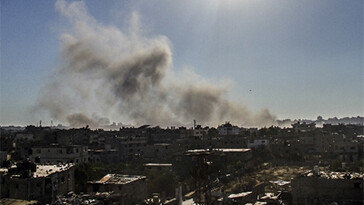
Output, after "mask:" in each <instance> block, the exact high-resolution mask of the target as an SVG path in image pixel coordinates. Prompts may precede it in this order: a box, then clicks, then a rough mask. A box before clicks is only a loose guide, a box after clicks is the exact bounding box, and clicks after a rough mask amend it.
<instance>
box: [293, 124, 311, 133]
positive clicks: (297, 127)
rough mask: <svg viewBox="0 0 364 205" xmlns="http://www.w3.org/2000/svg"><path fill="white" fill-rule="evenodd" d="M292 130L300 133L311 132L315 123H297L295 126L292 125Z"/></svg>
mask: <svg viewBox="0 0 364 205" xmlns="http://www.w3.org/2000/svg"><path fill="white" fill-rule="evenodd" d="M292 128H293V129H294V130H295V131H296V132H297V131H301V132H308V131H313V130H315V128H316V124H315V123H306V122H302V123H301V122H297V123H295V124H292Z"/></svg>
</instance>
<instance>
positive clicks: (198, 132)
mask: <svg viewBox="0 0 364 205" xmlns="http://www.w3.org/2000/svg"><path fill="white" fill-rule="evenodd" d="M208 131H209V128H207V127H205V128H203V127H201V125H197V126H196V127H194V129H193V130H192V136H194V137H199V138H201V137H203V136H205V135H207V133H208Z"/></svg>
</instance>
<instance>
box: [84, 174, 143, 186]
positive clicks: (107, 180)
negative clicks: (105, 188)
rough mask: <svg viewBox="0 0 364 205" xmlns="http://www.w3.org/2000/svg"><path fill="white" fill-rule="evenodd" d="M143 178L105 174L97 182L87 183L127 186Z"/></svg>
mask: <svg viewBox="0 0 364 205" xmlns="http://www.w3.org/2000/svg"><path fill="white" fill-rule="evenodd" d="M146 178H147V177H145V176H137V175H121V174H107V175H105V176H104V177H102V179H100V180H99V181H92V182H88V183H94V184H128V183H131V182H135V181H138V180H143V179H146Z"/></svg>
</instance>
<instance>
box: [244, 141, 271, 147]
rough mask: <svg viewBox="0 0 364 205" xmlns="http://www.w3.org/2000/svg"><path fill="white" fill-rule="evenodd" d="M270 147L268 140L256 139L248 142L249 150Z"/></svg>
mask: <svg viewBox="0 0 364 205" xmlns="http://www.w3.org/2000/svg"><path fill="white" fill-rule="evenodd" d="M268 145H269V140H267V139H255V140H249V141H248V147H249V148H257V147H266V146H268Z"/></svg>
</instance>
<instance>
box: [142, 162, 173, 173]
mask: <svg viewBox="0 0 364 205" xmlns="http://www.w3.org/2000/svg"><path fill="white" fill-rule="evenodd" d="M144 167H145V168H146V169H148V170H156V171H159V170H172V164H161V163H147V164H144Z"/></svg>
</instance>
